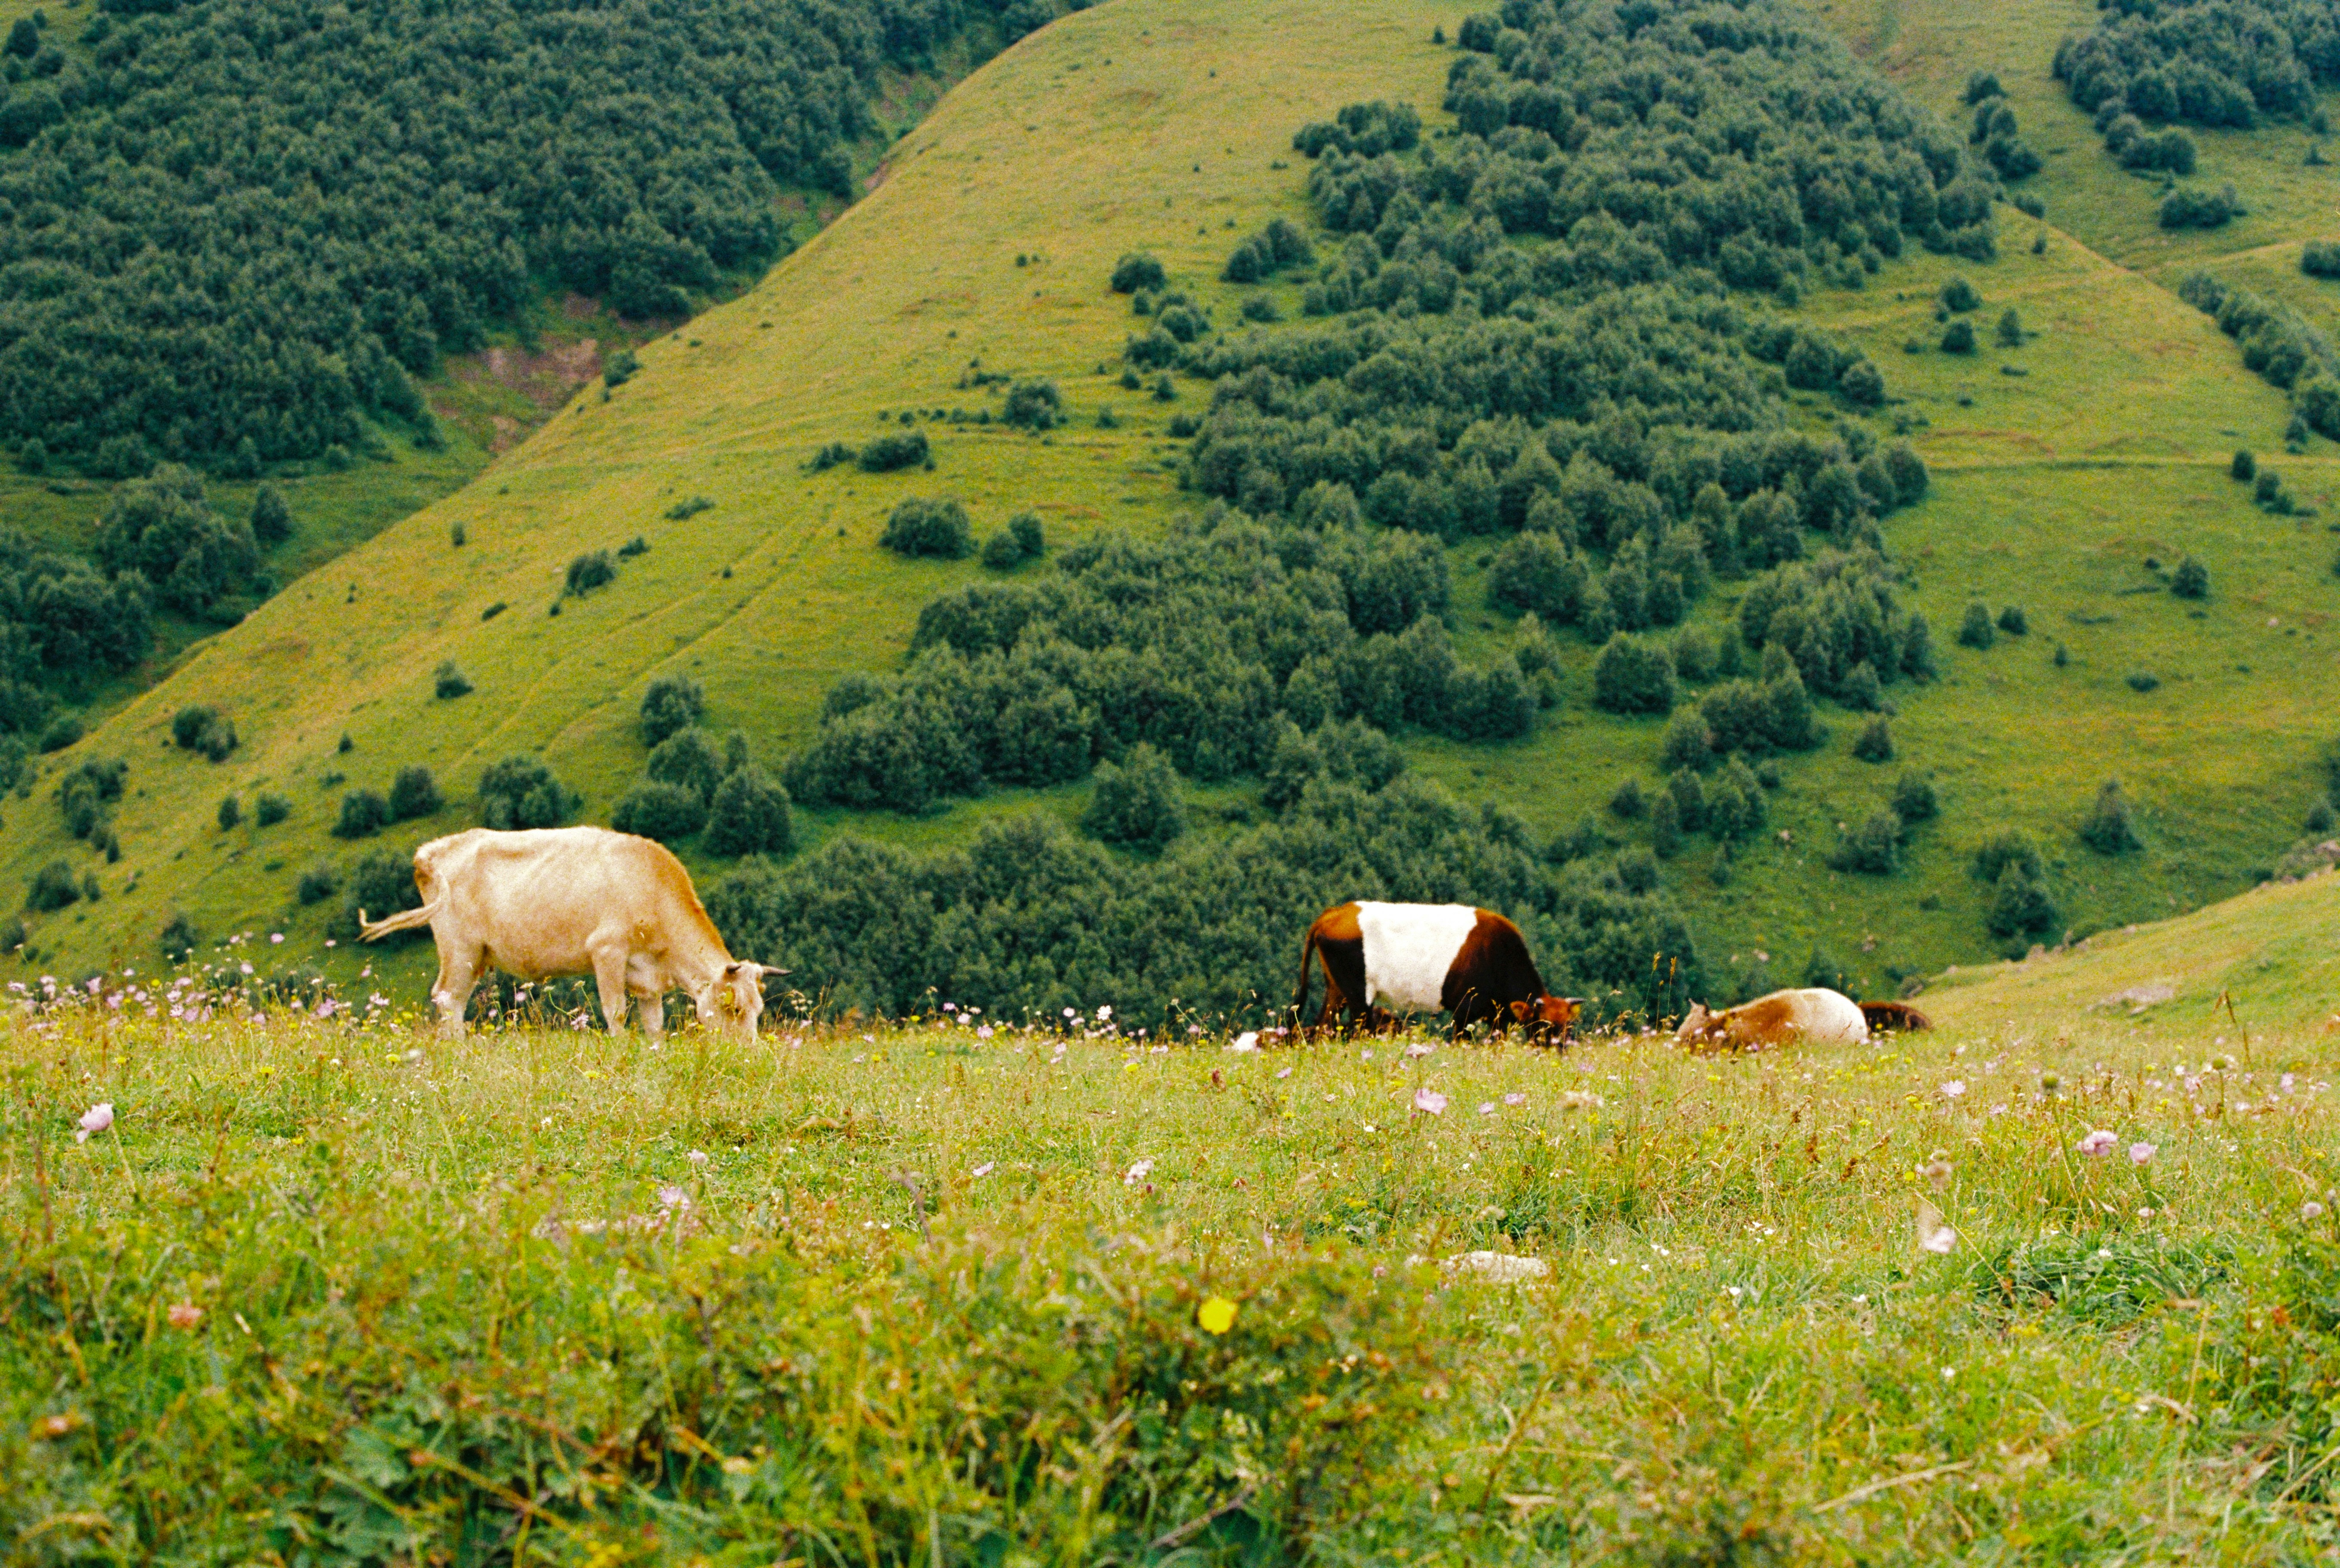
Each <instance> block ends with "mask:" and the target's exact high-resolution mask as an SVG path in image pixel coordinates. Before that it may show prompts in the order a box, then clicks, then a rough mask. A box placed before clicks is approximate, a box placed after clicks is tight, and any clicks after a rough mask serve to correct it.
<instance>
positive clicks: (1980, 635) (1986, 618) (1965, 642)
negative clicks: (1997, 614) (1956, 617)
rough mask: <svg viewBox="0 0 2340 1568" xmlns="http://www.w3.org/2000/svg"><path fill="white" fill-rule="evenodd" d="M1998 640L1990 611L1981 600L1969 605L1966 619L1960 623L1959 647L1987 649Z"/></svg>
mask: <svg viewBox="0 0 2340 1568" xmlns="http://www.w3.org/2000/svg"><path fill="white" fill-rule="evenodd" d="M1997 641H1998V631H1997V630H1996V629H1995V628H1994V627H1993V626H1992V625H1991V619H1990V611H1989V610H1988V609H1987V608H1985V607H1984V606H1983V604H1982V602H1981V601H1980V600H1977V601H1976V602H1975V603H1973V604H1970V605H1968V606H1967V613H1966V616H1965V617H1964V618H1963V619H1961V620H1960V621H1959V622H1958V646H1961V647H1968V648H1987V647H1988V646H1991V644H1993V643H1994V642H1997Z"/></svg>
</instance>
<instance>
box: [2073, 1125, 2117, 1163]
mask: <svg viewBox="0 0 2340 1568" xmlns="http://www.w3.org/2000/svg"><path fill="white" fill-rule="evenodd" d="M2118 1142H2120V1139H2117V1138H2116V1137H2114V1136H2113V1134H2112V1133H2111V1132H2110V1131H2108V1130H2107V1129H2104V1128H2101V1127H2100V1128H2098V1129H2096V1130H2095V1131H2094V1132H2091V1133H2090V1134H2088V1136H2087V1137H2086V1138H2084V1139H2080V1142H2079V1150H2080V1152H2081V1153H2082V1154H2085V1155H2087V1157H2088V1158H2089V1159H2095V1158H2096V1157H2097V1155H2100V1154H2110V1153H2111V1152H2112V1150H2113V1146H2114V1145H2115V1144H2117V1143H2118Z"/></svg>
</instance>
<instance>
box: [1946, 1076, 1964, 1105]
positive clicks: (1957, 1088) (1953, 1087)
mask: <svg viewBox="0 0 2340 1568" xmlns="http://www.w3.org/2000/svg"><path fill="white" fill-rule="evenodd" d="M1966 1091H1967V1086H1966V1085H1965V1084H1964V1083H1962V1082H1961V1081H1959V1080H1958V1079H1955V1078H1954V1079H1952V1080H1950V1081H1949V1082H1948V1083H1946V1084H1944V1085H1942V1098H1943V1099H1944V1100H1956V1099H1958V1097H1959V1096H1960V1095H1962V1094H1964V1093H1966Z"/></svg>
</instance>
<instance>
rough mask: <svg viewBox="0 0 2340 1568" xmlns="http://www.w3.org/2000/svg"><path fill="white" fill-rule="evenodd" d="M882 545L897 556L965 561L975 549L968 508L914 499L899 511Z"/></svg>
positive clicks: (879, 538)
mask: <svg viewBox="0 0 2340 1568" xmlns="http://www.w3.org/2000/svg"><path fill="white" fill-rule="evenodd" d="M877 543H878V544H879V545H881V546H882V547H885V548H887V549H889V550H892V551H894V552H895V553H896V554H897V555H903V556H910V557H918V556H934V557H940V558H942V559H944V560H951V561H956V560H962V559H964V558H966V557H967V556H968V555H969V554H970V553H972V552H973V550H974V548H975V540H974V535H973V533H972V531H971V530H970V528H968V526H967V508H965V507H963V506H961V505H960V504H959V503H958V502H957V501H954V500H927V499H924V498H918V497H915V496H914V497H912V498H909V499H907V500H905V501H903V502H901V503H900V504H899V505H897V507H895V508H894V510H893V512H892V513H891V514H890V515H889V516H888V517H887V519H886V528H885V531H884V532H883V533H881V534H879V535H878V536H877Z"/></svg>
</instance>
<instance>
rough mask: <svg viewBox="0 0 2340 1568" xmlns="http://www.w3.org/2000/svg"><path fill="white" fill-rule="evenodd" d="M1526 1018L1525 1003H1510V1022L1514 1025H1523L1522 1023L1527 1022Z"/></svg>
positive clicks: (1526, 1008) (1526, 1009) (1526, 1007)
mask: <svg viewBox="0 0 2340 1568" xmlns="http://www.w3.org/2000/svg"><path fill="white" fill-rule="evenodd" d="M1527 1016H1528V1004H1527V1003H1526V1002H1523V1001H1515V1002H1513V1003H1512V1022H1514V1023H1524V1022H1526V1021H1527Z"/></svg>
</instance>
